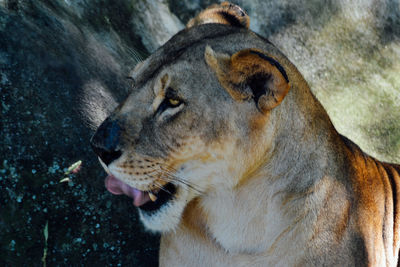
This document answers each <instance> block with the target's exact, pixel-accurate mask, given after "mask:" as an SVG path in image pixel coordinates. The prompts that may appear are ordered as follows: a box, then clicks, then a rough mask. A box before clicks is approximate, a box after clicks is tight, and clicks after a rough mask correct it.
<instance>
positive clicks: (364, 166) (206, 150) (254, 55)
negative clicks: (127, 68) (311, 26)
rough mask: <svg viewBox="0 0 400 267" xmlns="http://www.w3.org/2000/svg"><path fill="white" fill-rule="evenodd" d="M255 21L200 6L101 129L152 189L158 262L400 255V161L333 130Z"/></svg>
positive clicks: (284, 262) (357, 261)
mask: <svg viewBox="0 0 400 267" xmlns="http://www.w3.org/2000/svg"><path fill="white" fill-rule="evenodd" d="M248 26H249V20H248V17H247V15H246V13H245V12H244V11H243V10H242V9H241V8H240V7H238V6H235V5H232V4H229V3H227V2H224V3H222V4H221V5H214V6H211V7H210V8H208V9H206V10H205V11H203V12H202V13H200V14H199V15H198V16H197V17H196V18H194V19H192V20H191V21H190V22H189V23H188V25H187V29H185V30H183V31H182V32H180V33H178V34H177V35H176V36H175V37H173V38H172V39H171V40H170V41H169V42H167V43H166V44H165V45H164V46H163V47H161V48H160V49H159V50H157V51H156V52H155V53H154V54H153V55H152V56H150V57H149V58H148V59H147V60H145V61H144V62H142V63H141V64H140V65H138V66H137V67H136V68H135V70H134V71H133V72H132V74H131V77H132V79H134V80H135V84H134V90H133V92H132V94H131V95H130V96H129V97H128V98H127V99H126V100H125V101H124V103H122V104H121V105H120V106H119V107H118V108H117V109H116V110H115V111H114V112H113V114H112V115H111V116H110V117H109V118H108V119H107V120H106V121H105V122H104V123H103V125H102V126H100V128H99V130H98V132H97V133H96V135H95V136H94V137H93V139H92V145H93V146H94V148H95V151H97V153H98V155H99V158H100V160H101V162H102V164H103V166H104V167H105V169H106V170H107V171H108V172H109V173H110V174H111V175H112V177H114V178H115V179H116V180H119V181H120V182H121V183H125V184H126V187H124V188H135V189H132V190H136V191H135V192H138V191H137V190H140V191H141V192H142V194H144V195H146V194H148V196H149V197H150V198H151V201H152V202H154V203H151V201H150V200H149V199H147V200H146V201H147V202H146V203H145V204H144V205H143V206H139V213H140V216H141V220H142V222H143V223H144V225H145V227H146V228H147V229H149V230H152V231H157V232H161V233H162V238H161V247H160V266H397V263H398V253H399V246H400V240H399V238H400V232H399V231H400V228H399V227H400V224H399V223H400V221H399V219H400V218H399V214H400V210H399V209H400V206H399V196H400V175H399V173H400V166H398V165H394V164H388V163H382V162H379V161H377V160H376V159H374V158H372V157H370V156H368V155H366V154H365V153H363V152H362V151H361V150H360V149H359V148H358V146H356V145H355V144H353V143H352V142H351V141H350V140H348V139H347V138H345V137H343V136H341V135H340V134H339V133H337V131H336V130H335V128H334V127H333V125H332V123H331V122H330V120H329V117H328V115H327V113H326V112H325V110H324V109H323V107H322V106H321V105H320V103H319V102H318V100H317V99H316V98H315V97H314V96H313V94H312V93H311V91H310V89H309V87H308V85H307V83H306V82H305V80H304V78H303V77H302V76H301V74H300V73H299V72H298V70H297V69H296V67H295V66H294V65H293V64H292V63H291V62H290V61H289V60H288V59H287V58H286V57H285V56H284V55H283V54H282V53H280V52H279V50H278V49H277V48H276V47H274V46H273V45H272V44H270V43H269V42H268V41H267V40H265V39H264V38H262V37H260V36H258V35H257V34H255V33H253V32H251V31H249V30H248ZM166 192H167V193H166ZM162 195H163V196H164V199H163V200H161V199H162V197H161V196H162ZM146 196H147V195H146ZM165 198H167V199H165ZM146 205H147V207H149V206H150V207H152V208H151V209H148V208H144V207H145V206H146Z"/></svg>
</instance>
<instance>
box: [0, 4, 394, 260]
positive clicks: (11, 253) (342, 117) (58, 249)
mask: <svg viewBox="0 0 400 267" xmlns="http://www.w3.org/2000/svg"><path fill="white" fill-rule="evenodd" d="M213 2H217V1H208V0H204V1H203V0H195V1H189V0H183V1H182V0H179V1H178V0H159V1H156V0H143V1H135V0H119V1H112V0H31V1H30V0H0V101H1V104H0V131H1V133H0V155H1V156H0V265H1V266H41V265H42V266H44V265H46V264H47V266H81V265H85V266H91V265H94V264H98V265H99V266H156V265H157V256H158V250H157V248H158V240H159V238H158V236H157V235H154V234H150V233H146V232H144V229H143V228H142V226H141V224H140V222H139V221H138V218H137V214H136V211H135V208H134V207H133V206H132V204H131V201H130V200H129V199H128V198H125V197H115V196H111V194H109V193H107V192H106V190H105V188H104V185H103V179H104V177H105V173H104V172H103V171H102V169H101V168H100V165H99V164H98V163H97V160H96V158H95V156H94V154H93V153H92V152H91V150H90V147H89V139H90V136H91V134H93V132H94V129H95V128H96V126H97V125H98V124H99V123H100V122H101V121H102V120H103V119H104V117H105V116H106V115H107V113H108V112H109V111H110V110H112V108H113V107H115V105H116V103H118V101H121V100H122V99H123V98H124V97H125V96H126V95H127V94H128V92H129V90H130V85H129V81H128V80H127V79H126V76H127V73H128V72H129V70H130V69H132V68H133V67H134V66H135V64H136V63H137V62H138V61H139V60H141V59H143V58H145V57H146V56H147V55H148V54H149V53H151V52H153V51H154V50H155V49H157V47H159V46H160V45H162V44H163V43H164V42H165V41H167V40H168V39H169V38H170V37H171V36H172V35H173V34H175V33H176V32H177V31H179V30H180V29H182V28H183V27H184V25H185V23H186V22H187V21H188V20H189V19H190V18H191V17H193V16H194V15H195V14H196V13H198V12H199V10H201V9H203V8H205V7H206V6H208V5H209V4H211V3H213ZM233 2H235V3H237V4H239V5H241V6H242V7H243V8H244V9H245V10H247V12H248V13H249V16H250V18H251V29H253V30H254V31H256V32H258V33H260V34H262V35H264V36H265V37H267V38H268V39H270V40H271V41H272V42H273V43H275V44H276V46H277V47H279V48H280V49H281V50H282V51H283V52H284V53H285V54H286V55H287V56H288V57H289V59H291V60H292V61H293V62H294V63H295V64H296V65H297V66H298V68H299V69H300V71H301V72H302V73H303V74H304V76H305V78H306V79H307V81H308V82H309V83H310V85H311V87H312V90H313V92H314V93H315V95H316V96H317V97H318V98H319V99H320V101H321V102H322V104H323V105H324V106H325V107H326V109H327V110H328V113H329V114H330V115H331V117H332V120H333V122H334V124H335V126H336V127H337V129H338V130H339V131H340V132H341V133H343V134H344V135H346V136H348V137H349V138H350V139H352V140H354V141H355V142H356V143H358V144H359V145H360V146H361V147H362V148H363V149H364V150H365V151H367V152H368V153H369V154H371V155H373V156H375V157H378V158H379V159H382V160H385V161H391V162H398V163H399V162H400V2H399V1H398V0H381V1H378V0H376V1H374V0H365V1H351V0H339V1H334V0H327V1H314V0H300V1H289V0H270V1H263V0H256V1H244V0H242V1H233ZM79 160H81V161H82V165H81V168H80V170H79V172H77V173H73V172H70V171H68V167H69V166H70V165H71V164H73V163H75V162H77V161H79ZM64 178H67V179H64ZM63 179H64V180H63ZM60 180H63V182H60Z"/></svg>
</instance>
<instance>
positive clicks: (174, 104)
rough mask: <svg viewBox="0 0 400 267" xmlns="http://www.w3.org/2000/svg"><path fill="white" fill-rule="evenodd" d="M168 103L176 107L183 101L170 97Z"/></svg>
mask: <svg viewBox="0 0 400 267" xmlns="http://www.w3.org/2000/svg"><path fill="white" fill-rule="evenodd" d="M168 103H169V104H170V105H171V106H173V107H176V106H179V104H180V103H181V101H180V100H179V99H174V98H169V99H168Z"/></svg>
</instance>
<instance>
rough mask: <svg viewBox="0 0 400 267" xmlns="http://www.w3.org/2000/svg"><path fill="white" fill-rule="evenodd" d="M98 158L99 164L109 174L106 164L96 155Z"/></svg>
mask: <svg viewBox="0 0 400 267" xmlns="http://www.w3.org/2000/svg"><path fill="white" fill-rule="evenodd" d="M98 159H99V161H100V164H101V166H103V168H104V170H105V171H106V173H107V174H108V175H111V172H110V170H109V169H108V167H107V165H106V164H105V163H104V162H103V161H102V160H101V159H100V157H98Z"/></svg>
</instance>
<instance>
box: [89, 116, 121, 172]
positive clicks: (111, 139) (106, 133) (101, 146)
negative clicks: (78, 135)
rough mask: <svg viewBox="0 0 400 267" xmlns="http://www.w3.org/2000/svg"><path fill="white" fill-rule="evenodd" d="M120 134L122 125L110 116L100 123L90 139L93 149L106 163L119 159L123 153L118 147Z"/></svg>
mask: <svg viewBox="0 0 400 267" xmlns="http://www.w3.org/2000/svg"><path fill="white" fill-rule="evenodd" d="M120 135H121V127H120V126H119V125H118V122H117V121H115V120H111V119H109V118H108V119H106V120H105V121H104V122H103V123H102V124H101V125H100V127H99V128H98V129H97V131H96V133H95V134H94V135H93V136H92V139H91V140H90V144H91V146H92V149H93V151H94V152H95V153H96V154H97V155H98V156H99V157H100V159H101V160H102V161H103V162H104V163H105V164H106V165H109V164H110V163H111V162H113V161H114V160H116V159H118V158H119V157H120V156H121V154H122V152H121V150H119V149H118V145H119V143H120Z"/></svg>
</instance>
